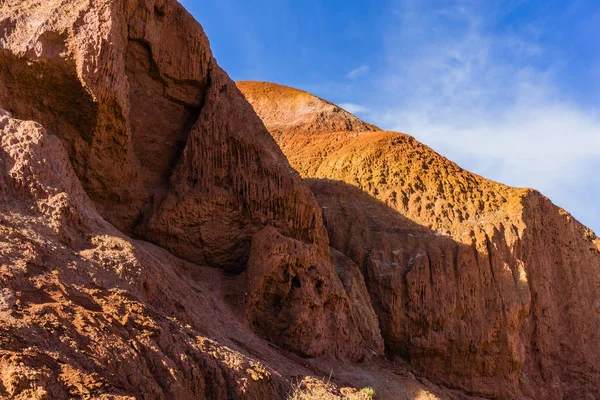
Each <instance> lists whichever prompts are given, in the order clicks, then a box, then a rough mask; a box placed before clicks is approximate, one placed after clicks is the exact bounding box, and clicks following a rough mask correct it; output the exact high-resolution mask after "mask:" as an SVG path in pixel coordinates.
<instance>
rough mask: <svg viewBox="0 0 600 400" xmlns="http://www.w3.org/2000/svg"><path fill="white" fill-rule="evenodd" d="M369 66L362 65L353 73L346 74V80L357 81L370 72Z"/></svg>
mask: <svg viewBox="0 0 600 400" xmlns="http://www.w3.org/2000/svg"><path fill="white" fill-rule="evenodd" d="M369 69H370V68H369V66H368V65H361V66H360V67H358V68H355V69H353V70H352V71H350V72H348V73H347V74H346V78H348V79H356V78H358V77H360V76H362V75H364V74H366V73H367V72H369Z"/></svg>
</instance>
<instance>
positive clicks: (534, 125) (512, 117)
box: [368, 1, 600, 230]
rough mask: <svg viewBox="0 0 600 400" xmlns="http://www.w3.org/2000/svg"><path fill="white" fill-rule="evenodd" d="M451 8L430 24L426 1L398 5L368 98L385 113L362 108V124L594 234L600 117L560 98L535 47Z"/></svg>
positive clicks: (468, 10) (481, 17)
mask: <svg viewBox="0 0 600 400" xmlns="http://www.w3.org/2000/svg"><path fill="white" fill-rule="evenodd" d="M461 4H462V5H461V6H456V7H450V8H447V9H444V10H438V11H439V12H438V13H437V14H436V13H432V12H427V11H428V10H429V8H431V5H430V4H428V2H427V1H425V2H412V1H400V2H398V4H397V5H398V12H397V14H396V15H397V17H398V24H397V26H400V28H394V29H392V30H391V31H390V32H388V38H387V41H388V45H387V58H388V62H389V63H388V66H387V72H386V73H385V74H384V75H383V78H382V81H381V82H380V86H379V89H378V92H379V93H381V94H382V95H381V96H380V97H381V98H380V100H379V101H380V103H381V104H387V105H388V106H380V107H374V106H373V105H371V104H369V108H371V109H373V110H377V111H373V112H371V113H370V114H369V118H368V119H370V120H371V121H372V122H374V123H376V124H377V125H379V126H381V127H382V128H387V129H393V130H398V131H403V132H407V133H410V134H412V135H414V136H415V137H416V138H417V139H419V140H420V141H422V142H424V143H425V144H427V145H429V146H431V147H433V148H434V149H435V150H437V151H438V152H440V153H442V154H444V155H445V156H447V157H448V158H450V159H452V160H454V161H457V162H458V163H459V164H461V165H462V166H464V167H466V168H468V169H470V170H472V171H474V172H477V173H479V174H481V175H484V176H486V177H488V178H491V179H494V180H497V181H501V182H504V183H507V184H510V185H514V186H523V187H533V188H536V189H538V190H540V191H542V192H543V193H544V194H546V195H548V196H549V197H550V198H551V199H552V200H554V201H555V202H556V203H558V204H559V205H561V206H563V207H564V208H566V209H567V210H569V211H571V212H572V213H574V215H575V216H576V217H577V218H579V219H581V220H582V222H584V223H586V224H588V225H590V226H592V227H593V228H595V229H596V230H598V229H600V214H599V213H598V212H597V204H598V201H597V199H598V197H599V196H600V174H598V173H597V172H596V171H598V170H600V115H599V114H598V113H597V112H592V111H590V110H587V109H584V108H583V107H582V106H581V105H578V104H575V103H573V102H570V101H568V100H566V99H565V98H564V96H562V95H561V87H560V82H558V80H557V78H556V74H555V69H556V68H558V67H559V65H555V64H553V63H538V62H536V61H537V57H540V56H542V55H543V54H544V49H543V47H542V46H540V45H539V44H538V42H537V41H536V40H535V37H532V36H531V35H528V34H527V32H518V31H517V32H511V34H509V35H497V34H491V33H489V32H488V31H486V30H485V29H484V28H485V27H486V26H488V25H489V24H491V23H493V22H494V21H490V20H489V19H488V18H493V13H489V12H486V10H478V9H476V8H475V7H466V6H465V5H464V4H465V2H461ZM428 7H429V8H428ZM490 15H491V17H490ZM529 28H531V27H529ZM536 29H537V28H536ZM530 31H534V29H530ZM540 64H543V65H545V67H543V68H542V67H539V65H540Z"/></svg>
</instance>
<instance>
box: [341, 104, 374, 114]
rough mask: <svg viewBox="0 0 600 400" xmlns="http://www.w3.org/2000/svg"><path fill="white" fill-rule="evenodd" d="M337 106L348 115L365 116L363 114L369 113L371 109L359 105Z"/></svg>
mask: <svg viewBox="0 0 600 400" xmlns="http://www.w3.org/2000/svg"><path fill="white" fill-rule="evenodd" d="M338 105H339V106H340V107H342V108H343V109H344V110H346V111H348V112H349V113H350V114H365V113H368V112H370V111H371V109H370V108H369V107H365V106H363V105H360V104H354V103H341V104H338Z"/></svg>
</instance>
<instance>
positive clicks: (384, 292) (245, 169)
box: [0, 0, 600, 400]
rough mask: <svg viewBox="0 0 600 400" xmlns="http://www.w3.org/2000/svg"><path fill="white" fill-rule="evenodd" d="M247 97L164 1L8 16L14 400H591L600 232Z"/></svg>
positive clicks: (5, 182)
mask: <svg viewBox="0 0 600 400" xmlns="http://www.w3.org/2000/svg"><path fill="white" fill-rule="evenodd" d="M242 89H243V90H244V92H245V93H246V95H248V97H249V99H250V100H251V102H252V103H253V104H254V106H255V108H256V110H257V111H258V112H259V113H260V115H261V117H262V118H263V119H264V121H266V123H267V125H268V128H269V129H270V132H269V130H267V128H266V127H265V125H264V124H263V122H262V121H261V119H260V118H259V116H257V114H256V112H255V111H254V109H253V108H252V106H251V105H250V104H249V103H248V102H247V100H246V99H245V98H244V95H243V94H242V93H241V92H240V91H239V90H238V88H237V87H236V85H235V84H234V83H233V82H232V81H231V80H230V79H229V77H228V76H227V74H226V73H225V72H224V71H223V70H221V69H220V67H219V66H218V65H217V62H216V61H215V59H214V58H213V57H212V53H211V51H210V46H209V42H208V39H207V38H206V36H205V34H204V32H203V31H202V28H201V27H200V25H199V24H198V23H197V22H196V21H194V19H193V18H192V17H191V16H190V15H189V14H188V13H187V12H186V11H185V10H184V9H183V7H182V6H181V5H180V4H179V3H178V2H177V1H175V0H97V1H88V0H48V1H43V2H40V1H37V0H4V1H2V2H0V367H1V368H0V399H71V398H84V399H92V398H94V399H95V398H98V399H157V398H158V399H211V400H212V399H237V398H240V399H266V398H269V399H270V398H273V399H279V398H281V399H283V398H286V397H287V395H288V393H290V390H291V388H292V386H298V387H300V388H306V389H307V390H309V391H313V392H316V393H320V395H321V396H323V397H325V398H332V399H334V398H340V397H343V396H345V397H347V398H350V399H357V400H358V399H361V400H362V399H364V397H365V396H364V393H361V392H360V391H358V390H356V389H359V388H360V387H362V386H373V387H374V388H375V391H376V393H377V397H378V398H381V399H396V398H407V399H438V398H441V399H467V398H470V394H471V395H472V394H481V395H486V396H491V397H499V398H517V397H519V396H521V395H523V396H526V397H530V398H561V397H564V398H586V396H587V397H588V398H594V397H597V396H598V392H597V390H598V389H597V385H594V384H595V383H596V382H597V381H598V370H597V365H600V363H599V362H598V350H597V349H596V348H594V344H595V343H597V341H598V330H597V326H598V322H599V321H598V319H599V318H600V317H599V315H600V313H599V310H600V308H599V306H600V302H599V299H598V282H599V280H598V257H599V256H598V241H597V239H596V238H595V236H593V234H592V233H591V232H589V231H587V230H585V228H584V227H582V226H581V225H580V224H578V223H577V222H576V221H573V220H572V218H570V217H569V216H568V215H567V214H566V213H564V212H562V211H560V210H558V209H557V208H556V207H554V206H553V205H552V204H551V203H550V202H549V201H547V200H546V199H544V198H543V197H542V196H541V195H539V194H537V193H535V192H532V191H525V190H515V189H511V188H507V187H505V186H502V185H499V184H495V183H491V182H488V181H486V180H484V179H483V178H480V177H477V176H474V175H472V174H469V173H467V172H466V171H463V170H461V169H460V168H459V167H457V166H456V165H454V164H452V163H451V162H449V161H447V160H445V159H443V158H441V157H439V156H437V155H436V154H435V153H433V152H432V151H431V150H430V149H427V148H426V147H424V146H422V145H420V144H418V143H416V142H415V141H414V140H413V139H411V138H409V137H407V136H405V135H401V134H397V133H390V132H382V131H380V130H379V129H378V128H376V127H374V126H372V125H369V124H367V123H365V122H363V121H361V120H359V119H358V118H356V117H355V116H353V115H351V114H349V113H347V112H346V111H344V110H342V109H341V108H339V107H337V106H335V105H333V104H331V103H328V102H326V101H324V100H321V99H318V98H316V97H314V96H311V95H310V94H308V93H305V92H300V91H296V90H293V89H289V88H283V87H280V86H275V85H268V84H267V85H263V84H246V85H242ZM273 137H275V138H276V140H273ZM278 144H279V145H280V146H281V147H282V148H283V150H284V151H283V152H282V150H281V149H280V147H279V146H278ZM284 152H285V155H284ZM286 155H287V156H288V157H289V158H290V160H291V164H292V165H290V162H288V160H287V158H286ZM292 166H293V167H294V168H296V169H297V170H298V171H300V173H301V174H302V175H303V176H304V177H307V178H308V177H313V178H316V179H308V180H303V179H302V178H301V176H300V174H298V173H297V172H296V171H295V170H294V169H293V168H292ZM323 178H326V179H323ZM311 189H312V190H311ZM361 189H362V190H361ZM315 195H316V197H315ZM324 217H325V219H324ZM586 235H587V236H586ZM330 244H331V245H333V248H331V247H330ZM448 354H450V355H451V357H448ZM405 360H408V361H409V362H410V364H411V365H412V366H408V365H407V364H406V363H405ZM417 371H418V372H419V373H420V374H421V375H422V376H425V377H429V378H431V379H434V380H436V381H437V382H439V383H441V384H442V385H445V386H449V387H451V388H456V389H458V390H454V389H448V388H445V387H441V386H437V385H436V384H434V383H431V382H430V381H428V380H427V379H426V378H423V377H419V375H415V373H416V372H417ZM327 376H331V379H332V384H325V383H321V382H319V381H318V380H315V378H322V377H327Z"/></svg>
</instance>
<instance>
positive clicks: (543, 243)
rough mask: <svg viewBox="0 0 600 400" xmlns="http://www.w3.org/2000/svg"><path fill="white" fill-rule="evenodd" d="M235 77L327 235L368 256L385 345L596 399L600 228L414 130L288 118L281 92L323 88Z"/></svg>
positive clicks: (557, 394) (547, 394) (467, 372)
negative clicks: (424, 140)
mask: <svg viewBox="0 0 600 400" xmlns="http://www.w3.org/2000/svg"><path fill="white" fill-rule="evenodd" d="M238 87H240V89H241V90H242V92H244V93H245V94H247V98H248V100H249V101H250V102H251V103H252V104H253V105H254V106H255V110H256V111H257V113H258V114H259V116H261V118H262V119H263V121H264V122H265V124H266V125H267V128H269V129H270V130H271V131H272V132H273V137H274V138H275V139H276V140H277V142H278V143H279V145H280V146H281V148H282V150H283V151H284V153H285V154H286V156H287V157H288V159H289V161H290V163H291V164H292V166H293V167H294V168H295V169H296V170H297V171H299V172H300V174H301V175H302V176H303V177H305V178H307V179H308V180H307V182H308V183H309V185H310V187H311V189H312V190H313V192H314V193H315V195H316V196H317V200H318V201H319V203H320V204H321V206H322V208H323V215H324V218H325V221H326V226H327V229H328V232H329V237H330V243H331V246H332V247H333V248H335V249H337V250H339V251H340V252H342V253H344V254H345V255H346V256H348V257H349V258H350V259H352V260H353V261H354V262H355V263H356V264H357V265H358V266H359V267H360V269H361V271H362V275H363V277H364V280H365V282H366V286H367V288H368V291H369V294H370V298H371V301H372V304H373V307H374V309H375V311H376V313H377V316H378V319H379V323H380V326H381V332H382V335H383V338H384V341H385V346H386V353H387V355H388V357H390V358H391V359H405V360H407V361H409V362H410V364H411V365H412V366H413V367H414V368H415V369H416V370H417V371H419V372H420V373H421V374H423V375H425V376H427V377H430V378H431V379H434V380H435V381H437V382H440V383H443V384H445V385H447V386H450V387H455V388H459V389H461V390H464V391H467V392H469V393H474V394H479V395H482V396H490V397H494V398H506V399H512V398H520V397H523V396H524V397H526V398H532V399H563V398H565V399H580V398H589V399H592V398H600V391H599V389H598V388H599V386H598V382H600V369H599V368H598V366H599V365H600V350H599V349H598V347H597V345H596V343H598V340H599V338H600V329H599V328H598V327H599V326H600V241H599V240H598V239H597V238H596V236H595V235H594V234H593V233H592V232H591V231H590V230H589V229H587V228H585V227H584V226H583V225H581V224H580V223H579V222H577V221H576V220H574V219H573V218H572V217H571V216H570V215H569V214H568V213H566V212H565V211H563V210H561V209H560V208H558V207H556V206H554V205H553V204H552V203H551V202H550V201H549V200H548V199H547V198H545V197H544V196H542V195H541V194H539V193H538V192H535V191H533V190H528V189H515V188H510V187H507V186H504V185H501V184H498V183H495V182H491V181H489V180H486V179H484V178H482V177H480V176H477V175H475V174H472V173H470V172H468V171H465V170H463V169H462V168H460V167H459V166H457V165H456V164H454V163H452V162H450V161H448V160H446V159H445V158H443V157H441V156H440V155H438V154H436V153H435V152H434V151H432V150H431V149H429V148H428V147H426V146H424V145H422V144H420V143H418V142H417V141H416V140H415V139H414V138H412V137H410V136H408V135H404V134H400V133H395V132H384V131H377V130H375V131H374V130H371V129H369V130H365V129H364V128H362V127H361V126H360V125H358V124H350V125H348V127H347V129H338V131H335V129H330V126H329V125H327V124H326V123H325V124H323V125H320V126H315V123H314V122H313V120H310V121H308V122H307V123H306V126H304V127H303V124H304V121H302V120H295V123H294V124H291V125H289V124H288V121H289V118H288V117H287V116H285V115H283V120H282V121H279V120H278V118H279V117H280V116H281V115H282V114H281V111H280V108H281V105H280V104H278V103H277V100H276V99H277V98H278V94H277V93H282V94H281V96H282V97H284V98H290V97H295V96H297V97H303V98H308V99H307V100H305V101H307V102H312V103H318V100H317V99H316V97H314V96H310V95H308V94H306V93H304V92H301V91H296V94H295V95H292V94H290V93H291V92H294V89H290V88H284V87H281V86H279V85H274V84H266V83H259V82H240V83H238ZM262 93H267V94H268V95H265V96H263V95H261V94H262ZM311 97H312V100H311V99H310V98H311ZM315 112H316V113H317V114H319V110H316V111H315Z"/></svg>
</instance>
